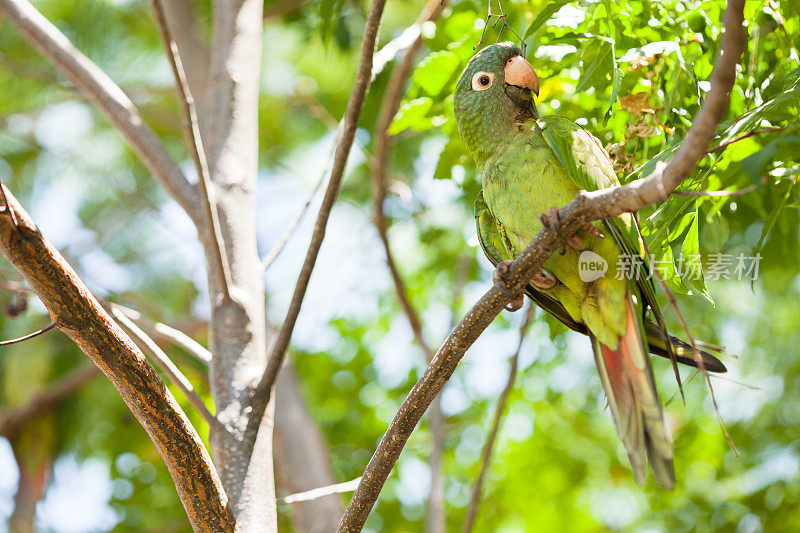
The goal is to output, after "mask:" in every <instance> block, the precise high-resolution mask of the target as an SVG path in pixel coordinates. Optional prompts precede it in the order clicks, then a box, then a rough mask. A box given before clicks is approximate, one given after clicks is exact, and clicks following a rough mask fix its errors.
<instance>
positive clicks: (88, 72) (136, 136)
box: [0, 0, 199, 221]
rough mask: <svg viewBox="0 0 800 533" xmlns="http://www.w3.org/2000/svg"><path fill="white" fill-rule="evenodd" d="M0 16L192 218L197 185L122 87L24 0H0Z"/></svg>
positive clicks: (195, 202)
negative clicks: (85, 100)
mask: <svg viewBox="0 0 800 533" xmlns="http://www.w3.org/2000/svg"><path fill="white" fill-rule="evenodd" d="M0 14H2V15H3V16H5V17H6V18H7V19H8V20H9V22H11V24H13V25H14V27H16V28H17V30H18V31H19V32H20V33H21V34H22V36H23V37H24V38H25V40H27V41H28V42H29V43H30V44H31V46H33V47H34V48H36V50H38V51H39V53H40V54H42V55H43V56H44V57H46V58H47V59H48V60H49V61H50V62H51V63H52V64H53V65H54V66H55V67H56V69H58V71H59V72H61V73H62V74H63V75H64V76H65V77H66V78H67V79H68V80H69V81H70V82H72V84H73V85H75V87H77V88H78V90H79V91H80V92H81V93H82V94H83V95H84V96H86V97H87V98H88V99H89V100H91V101H92V102H94V104H95V105H96V106H97V108H98V109H99V110H100V111H102V112H103V114H104V115H105V116H106V118H108V120H109V121H110V122H111V123H112V124H113V125H114V127H115V128H117V130H119V132H120V133H121V134H122V136H123V137H125V139H126V140H127V141H128V143H129V144H130V146H131V148H133V150H134V151H135V152H136V153H137V154H138V156H139V157H140V158H141V160H142V162H143V163H144V165H145V166H146V167H147V169H148V170H149V171H150V172H151V173H152V174H153V176H155V178H156V179H157V180H158V181H159V182H160V183H161V185H162V186H163V187H164V188H165V189H166V190H167V192H168V193H169V194H170V196H172V197H173V198H174V199H175V200H176V201H177V202H178V203H179V204H180V205H181V207H183V208H184V209H185V210H186V213H188V215H189V217H190V218H192V220H194V221H197V220H198V218H199V217H198V215H199V212H198V211H197V203H198V196H197V189H196V188H195V187H194V185H192V184H191V183H189V181H187V179H186V177H185V176H184V175H183V172H181V170H180V168H179V167H178V165H177V164H176V163H175V161H174V160H173V159H172V157H170V155H169V154H168V153H167V151H166V149H165V148H164V145H163V144H161V141H160V140H159V139H158V137H157V136H156V134H155V133H154V132H153V130H151V129H150V127H149V126H147V124H145V122H144V120H142V117H141V116H140V115H139V112H138V111H137V110H136V107H135V106H134V105H133V102H131V101H130V99H129V98H128V97H127V96H126V95H125V93H124V92H123V91H122V89H120V88H119V86H117V85H116V84H115V83H114V82H113V81H112V80H111V78H109V77H108V75H107V74H106V73H105V72H103V71H102V70H100V68H99V67H98V66H97V65H95V64H94V63H92V61H91V60H90V59H89V58H87V57H86V56H85V55H83V54H82V53H81V52H80V51H79V50H78V49H77V48H75V47H74V46H73V45H72V43H71V42H70V41H69V39H67V38H66V36H64V34H63V33H61V32H60V31H59V30H58V28H56V27H55V26H54V25H53V24H52V23H51V22H50V21H49V20H47V19H46V18H45V17H44V16H43V15H42V14H41V13H39V12H38V11H37V10H36V8H35V7H33V5H31V3H30V2H28V1H27V0H0Z"/></svg>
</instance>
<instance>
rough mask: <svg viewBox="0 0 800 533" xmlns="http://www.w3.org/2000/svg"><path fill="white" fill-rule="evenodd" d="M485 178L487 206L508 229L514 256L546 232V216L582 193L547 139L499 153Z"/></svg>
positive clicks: (490, 162) (518, 144)
mask: <svg viewBox="0 0 800 533" xmlns="http://www.w3.org/2000/svg"><path fill="white" fill-rule="evenodd" d="M482 175H483V195H484V198H485V200H486V204H487V206H488V207H489V210H490V211H491V212H492V214H493V215H494V216H495V218H497V220H498V221H499V222H500V224H501V225H502V226H503V227H504V228H505V230H506V232H507V234H508V239H509V241H510V243H511V244H512V247H513V248H514V250H513V252H514V255H516V254H518V253H519V252H520V251H522V249H523V248H524V247H525V246H526V245H527V244H528V242H530V240H531V239H532V238H533V237H534V236H535V235H536V233H538V232H539V230H540V229H542V223H541V221H540V220H539V216H540V215H541V214H542V213H544V212H545V211H546V210H547V209H548V208H549V207H551V206H559V207H563V206H564V205H566V204H567V203H569V202H570V201H571V200H573V199H574V198H575V195H576V194H577V193H578V187H577V186H575V184H574V183H573V182H572V180H571V179H570V177H569V175H568V174H567V172H566V170H565V169H564V167H563V166H562V165H561V163H560V162H559V161H558V159H557V158H556V156H555V154H554V153H553V151H552V150H551V149H550V147H549V146H547V144H546V143H545V142H544V139H542V140H541V143H537V142H524V141H523V142H515V143H512V144H511V145H509V146H508V147H506V148H504V149H501V150H499V151H498V152H497V153H496V154H495V155H494V156H492V157H490V158H489V160H487V162H486V164H485V165H484V167H483V172H482Z"/></svg>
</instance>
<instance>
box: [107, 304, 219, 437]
mask: <svg viewBox="0 0 800 533" xmlns="http://www.w3.org/2000/svg"><path fill="white" fill-rule="evenodd" d="M109 311H110V312H111V315H112V316H113V317H114V318H115V319H117V322H119V325H120V326H122V329H124V330H125V331H126V332H127V333H128V335H130V336H131V338H132V339H133V340H134V342H136V345H137V346H139V348H141V350H142V351H143V352H144V353H146V354H147V355H149V356H150V359H151V360H152V361H153V362H155V364H156V366H157V367H158V368H160V369H161V371H162V372H164V373H165V374H166V375H167V376H169V379H170V381H172V383H174V384H175V386H176V387H178V388H179V389H180V391H181V392H182V393H183V395H184V396H186V399H187V400H189V403H190V404H192V407H194V408H195V409H196V410H197V412H198V413H200V415H201V416H202V417H203V419H204V420H205V421H206V423H207V424H208V425H209V426H213V425H214V424H216V423H217V419H216V417H214V415H213V414H211V411H209V410H208V407H206V404H205V402H203V400H202V399H201V398H200V396H198V395H197V392H195V390H194V387H193V386H192V383H191V381H189V379H188V378H187V377H186V376H184V375H183V372H181V371H180V369H179V368H178V367H177V366H175V363H173V362H172V361H171V360H170V358H169V356H167V354H166V353H164V350H162V349H161V348H160V347H159V346H158V344H156V342H155V341H154V340H153V339H151V338H150V337H149V336H148V335H147V334H146V333H145V332H144V331H142V330H141V328H139V326H137V325H136V324H135V323H134V322H133V320H131V319H130V318H128V317H127V316H125V313H124V312H122V310H120V309H118V308H117V307H116V306H115V305H114V304H111V308H110V309H109Z"/></svg>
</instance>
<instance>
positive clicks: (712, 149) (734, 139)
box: [706, 126, 789, 154]
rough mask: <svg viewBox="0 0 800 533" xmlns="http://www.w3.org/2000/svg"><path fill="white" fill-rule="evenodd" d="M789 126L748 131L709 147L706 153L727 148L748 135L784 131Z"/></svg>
mask: <svg viewBox="0 0 800 533" xmlns="http://www.w3.org/2000/svg"><path fill="white" fill-rule="evenodd" d="M787 128H789V126H776V127H774V128H762V129H760V130H753V131H748V132H747V133H745V134H744V135H739V136H738V137H735V138H733V139H731V140H729V141H725V142H724V143H720V144H718V145H717V146H714V147H711V148H709V149H708V150H707V151H706V153H708V154H711V153H714V152H718V151H719V150H724V149H725V148H727V147H728V146H730V145H731V144H733V143H735V142H739V141H741V140H743V139H747V138H748V137H752V136H753V135H761V134H762V133H771V132H773V131H783V130H785V129H787Z"/></svg>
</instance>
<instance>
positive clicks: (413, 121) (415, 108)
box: [389, 96, 433, 135]
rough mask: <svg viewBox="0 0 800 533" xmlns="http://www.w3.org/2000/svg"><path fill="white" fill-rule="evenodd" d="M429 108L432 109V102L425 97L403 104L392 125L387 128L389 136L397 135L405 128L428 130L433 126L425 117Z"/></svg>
mask: <svg viewBox="0 0 800 533" xmlns="http://www.w3.org/2000/svg"><path fill="white" fill-rule="evenodd" d="M431 107H433V100H431V99H430V98H428V97H427V96H425V97H423V98H415V99H414V100H411V101H408V102H406V103H404V104H403V105H402V106H400V110H399V111H398V112H397V115H395V117H394V120H393V121H392V125H391V126H389V134H390V135H397V134H398V133H400V132H401V131H403V130H404V129H406V128H411V129H414V130H417V131H424V130H427V129H429V128H430V127H431V126H432V125H433V124H432V122H431V119H430V118H429V117H428V116H427V115H428V111H430V109H431Z"/></svg>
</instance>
